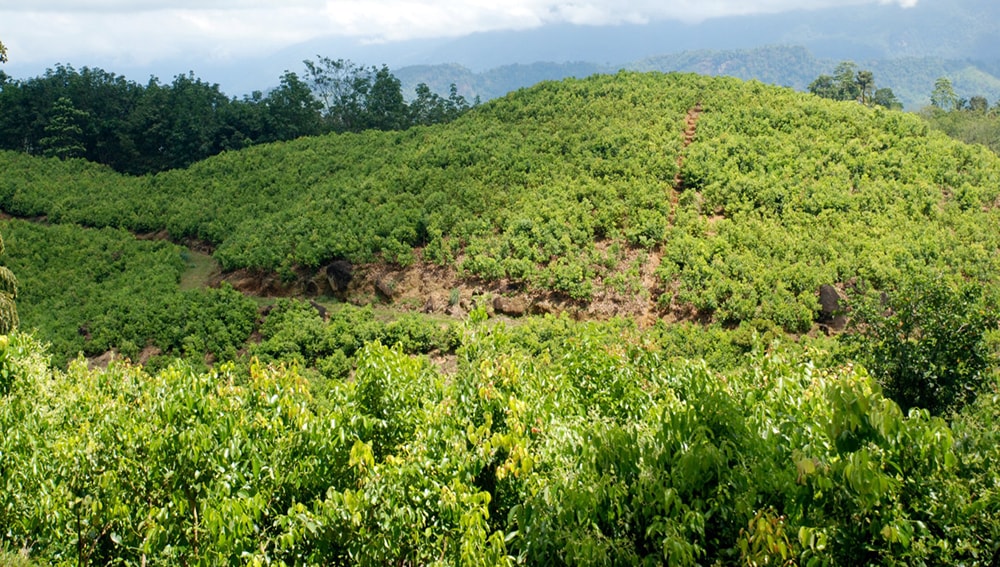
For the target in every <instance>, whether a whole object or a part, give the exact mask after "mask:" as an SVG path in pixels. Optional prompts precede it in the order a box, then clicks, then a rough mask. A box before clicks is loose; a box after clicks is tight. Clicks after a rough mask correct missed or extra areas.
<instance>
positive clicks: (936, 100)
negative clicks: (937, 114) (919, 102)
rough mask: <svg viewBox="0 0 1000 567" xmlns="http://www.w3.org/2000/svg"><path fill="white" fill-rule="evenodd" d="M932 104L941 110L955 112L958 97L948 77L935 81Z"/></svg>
mask: <svg viewBox="0 0 1000 567" xmlns="http://www.w3.org/2000/svg"><path fill="white" fill-rule="evenodd" d="M931 104H932V105H934V107H935V108H940V109H941V110H955V108H956V107H957V106H958V96H957V95H956V94H955V89H954V88H953V87H952V86H951V81H950V80H949V79H948V78H947V77H940V78H938V80H937V81H934V91H933V92H931Z"/></svg>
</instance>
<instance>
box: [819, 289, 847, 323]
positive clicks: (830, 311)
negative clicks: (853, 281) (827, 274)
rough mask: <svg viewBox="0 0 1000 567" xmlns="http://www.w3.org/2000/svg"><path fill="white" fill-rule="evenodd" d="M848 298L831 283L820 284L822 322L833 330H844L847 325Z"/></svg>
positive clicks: (820, 318)
mask: <svg viewBox="0 0 1000 567" xmlns="http://www.w3.org/2000/svg"><path fill="white" fill-rule="evenodd" d="M846 309H847V298H846V297H845V296H844V293H843V292H842V291H840V290H839V289H837V288H836V287H835V286H832V285H830V284H823V285H821V286H819V311H820V317H819V321H820V323H823V324H825V325H826V326H827V327H829V328H830V330H832V331H836V332H840V331H843V330H844V328H845V327H846V326H847V314H846V313H845V311H846Z"/></svg>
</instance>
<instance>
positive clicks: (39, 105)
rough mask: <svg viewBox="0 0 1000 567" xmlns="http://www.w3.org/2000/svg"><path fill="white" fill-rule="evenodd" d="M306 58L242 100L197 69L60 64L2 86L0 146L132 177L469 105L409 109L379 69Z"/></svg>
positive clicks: (423, 118) (448, 102)
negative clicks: (163, 75) (163, 77)
mask: <svg viewBox="0 0 1000 567" xmlns="http://www.w3.org/2000/svg"><path fill="white" fill-rule="evenodd" d="M305 64H306V79H305V80H303V79H301V78H300V77H299V75H297V74H296V73H293V72H291V71H286V72H285V73H284V74H283V75H282V76H281V78H280V80H279V84H278V86H276V87H274V88H273V89H270V90H269V91H267V92H266V93H264V92H260V91H257V92H254V93H251V94H250V95H248V96H245V97H243V98H242V99H235V98H229V97H227V96H226V95H225V94H224V93H223V92H222V91H221V90H220V88H219V86H218V85H216V84H210V83H207V82H205V81H203V80H201V79H199V78H198V77H195V76H194V74H193V73H188V74H181V75H177V76H176V77H174V79H173V80H172V81H171V82H170V83H169V84H167V83H161V82H160V81H159V80H158V79H156V78H152V79H150V80H149V82H148V83H146V84H144V85H142V84H137V83H135V82H132V81H129V80H126V79H125V78H124V77H122V76H119V75H115V74H114V73H109V72H106V71H104V70H101V69H95V68H88V67H84V68H82V69H79V70H78V69H75V68H73V67H72V66H68V65H57V66H56V67H55V68H54V69H49V70H48V71H46V73H45V74H44V75H42V76H40V77H35V78H31V79H27V80H20V81H15V80H7V81H6V82H4V86H3V89H2V90H0V149H8V150H15V151H22V152H26V153H29V154H33V155H46V156H56V157H60V158H63V159H67V158H76V157H79V158H84V159H87V160H89V161H93V162H97V163H101V164H105V165H108V166H110V167H112V168H113V169H115V170H116V171H119V172H122V173H128V174H134V175H138V174H144V173H151V172H158V171H164V170H168V169H179V168H184V167H187V166H188V165H191V164H192V163H195V162H197V161H201V160H203V159H205V158H207V157H209V156H213V155H217V154H219V153H221V152H223V151H226V150H238V149H241V148H245V147H249V146H252V145H257V144H262V143H269V142H276V141H281V140H293V139H295V138H298V137H301V136H311V135H319V134H324V133H329V132H347V131H350V132H361V131H364V130H369V129H377V130H400V129H405V128H408V127H410V126H412V125H414V124H429V123H434V122H441V121H447V120H453V119H454V118H456V117H457V116H458V115H460V114H461V113H462V112H465V111H466V110H468V109H469V108H470V106H471V105H470V104H468V103H467V102H466V101H465V100H464V99H463V98H461V97H455V96H453V97H451V98H447V99H445V98H442V97H441V96H440V95H436V94H435V95H433V96H430V95H425V96H424V97H423V98H421V99H420V100H419V101H415V102H414V103H412V104H414V105H415V106H412V107H411V104H408V103H407V102H406V101H405V100H404V98H403V94H402V90H401V86H400V83H399V80H398V79H396V78H395V76H393V75H392V73H391V72H390V71H389V69H388V68H387V67H385V66H382V67H381V68H375V67H371V68H363V67H360V66H357V65H355V64H353V63H351V62H349V61H344V60H338V61H332V60H330V59H327V58H321V59H320V61H319V63H312V62H310V61H306V62H305ZM431 94H433V93H431ZM435 97H436V98H435Z"/></svg>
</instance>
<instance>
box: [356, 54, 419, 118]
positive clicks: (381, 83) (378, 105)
mask: <svg viewBox="0 0 1000 567" xmlns="http://www.w3.org/2000/svg"><path fill="white" fill-rule="evenodd" d="M365 115H366V118H367V120H365V126H366V127H368V128H373V129H375V130H399V129H402V128H406V127H407V126H408V125H409V124H408V122H409V120H408V116H407V109H406V101H405V100H404V99H403V87H402V85H401V84H400V82H399V79H397V78H396V77H395V76H394V75H393V74H392V73H390V72H389V68H388V67H386V66H385V65H383V66H382V68H381V69H379V70H378V71H376V72H375V76H374V80H373V81H372V85H371V88H370V89H369V91H368V96H367V97H366V100H365Z"/></svg>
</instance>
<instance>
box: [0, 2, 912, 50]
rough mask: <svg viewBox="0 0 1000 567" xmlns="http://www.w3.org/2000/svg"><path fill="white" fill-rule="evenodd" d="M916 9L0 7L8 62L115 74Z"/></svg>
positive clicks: (733, 5)
mask: <svg viewBox="0 0 1000 567" xmlns="http://www.w3.org/2000/svg"><path fill="white" fill-rule="evenodd" d="M876 1H877V2H880V3H894V4H898V5H900V6H904V7H911V6H913V5H915V4H916V2H917V0H626V1H623V0H507V1H503V2H497V1H496V0H31V1H26V0H0V38H2V39H3V41H4V43H5V44H6V45H7V47H8V49H9V50H10V56H11V57H12V58H14V59H15V60H18V61H22V62H27V61H39V62H46V63H49V64H51V63H53V62H56V61H63V62H84V61H87V60H88V59H89V58H92V57H100V58H101V59H104V60H111V61H113V62H117V63H122V64H133V65H139V64H144V63H148V62H149V61H153V60H157V59H163V58H167V57H174V56H177V55H179V54H185V53H187V54H197V55H198V56H199V57H205V58H209V59H211V58H217V59H218V58H226V57H228V56H230V54H235V53H239V54H241V55H249V56H253V55H257V54H260V53H264V52H267V51H273V50H274V49H279V48H281V47H285V46H288V45H291V44H295V43H299V42H303V41H307V40H309V39H313V38H317V37H322V36H341V37H351V38H358V39H362V40H364V41H369V42H385V41H397V40H404V39H413V38H428V37H453V36H458V35H464V34H468V33H473V32H482V31H492V30H500V29H526V28H532V27H537V26H541V25H544V24H548V23H558V22H569V23H575V24H589V25H602V24H620V23H641V22H647V21H653V20H661V19H681V20H685V21H699V20H704V19H707V18H712V17H717V16H724V15H734V14H749V13H760V12H780V11H785V10H792V9H795V10H801V9H818V8H825V7H831V6H838V5H840V6H844V5H856V4H864V3H874V2H876Z"/></svg>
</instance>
